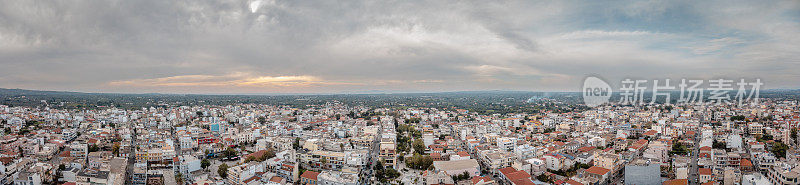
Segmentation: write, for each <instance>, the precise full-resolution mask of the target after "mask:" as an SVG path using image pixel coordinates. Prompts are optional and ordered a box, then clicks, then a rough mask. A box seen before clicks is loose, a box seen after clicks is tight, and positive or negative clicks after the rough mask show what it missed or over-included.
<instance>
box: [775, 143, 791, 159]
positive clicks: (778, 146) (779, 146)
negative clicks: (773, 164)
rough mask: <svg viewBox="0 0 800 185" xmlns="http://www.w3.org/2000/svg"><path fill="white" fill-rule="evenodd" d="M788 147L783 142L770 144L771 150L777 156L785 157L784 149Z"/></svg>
mask: <svg viewBox="0 0 800 185" xmlns="http://www.w3.org/2000/svg"><path fill="white" fill-rule="evenodd" d="M788 149H789V146H788V145H786V144H783V143H782V142H775V143H774V144H772V150H771V152H772V153H774V154H775V156H776V157H778V158H785V157H786V150H788Z"/></svg>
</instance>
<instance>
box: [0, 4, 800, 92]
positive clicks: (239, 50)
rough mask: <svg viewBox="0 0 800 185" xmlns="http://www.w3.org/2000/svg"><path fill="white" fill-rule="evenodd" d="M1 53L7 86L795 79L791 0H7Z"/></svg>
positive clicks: (498, 86) (798, 54) (439, 86)
mask: <svg viewBox="0 0 800 185" xmlns="http://www.w3.org/2000/svg"><path fill="white" fill-rule="evenodd" d="M609 3H611V4H609ZM0 65H2V66H0V87H2V88H24V89H41V90H70V91H85V92H131V93H143V92H159V93H234V94H236V93H348V92H365V91H385V92H431V91H461V90H532V91H577V90H578V87H579V85H580V84H581V81H582V80H583V78H584V77H586V76H587V75H590V74H596V75H600V76H602V77H604V78H606V79H609V80H612V81H618V80H620V79H622V78H626V77H635V78H645V79H662V78H701V79H711V78H719V77H728V78H737V79H738V78H761V79H762V81H764V83H765V86H766V88H798V87H800V83H798V82H800V1H796V0H786V1H769V0H767V1H719V2H718V1H688V0H687V1H670V2H664V1H614V2H607V1H591V0H590V1H447V0H438V1H303V0H300V1H296V0H292V1H279V0H251V1H210V0H209V1H205V0H189V1H164V0H154V1H150V0H136V1H130V0H120V1H38V0H25V1H15V0H0ZM612 83H613V82H612Z"/></svg>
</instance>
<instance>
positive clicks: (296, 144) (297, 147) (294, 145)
mask: <svg viewBox="0 0 800 185" xmlns="http://www.w3.org/2000/svg"><path fill="white" fill-rule="evenodd" d="M292 148H294V149H295V150H300V138H299V137H297V138H294V143H292Z"/></svg>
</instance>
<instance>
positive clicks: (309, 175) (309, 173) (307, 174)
mask: <svg viewBox="0 0 800 185" xmlns="http://www.w3.org/2000/svg"><path fill="white" fill-rule="evenodd" d="M318 175H319V172H315V171H306V172H305V173H303V175H300V177H301V178H306V179H313V180H317V176H318Z"/></svg>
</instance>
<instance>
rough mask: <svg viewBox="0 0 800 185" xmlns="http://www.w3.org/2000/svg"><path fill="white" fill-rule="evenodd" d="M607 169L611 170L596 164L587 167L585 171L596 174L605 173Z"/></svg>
mask: <svg viewBox="0 0 800 185" xmlns="http://www.w3.org/2000/svg"><path fill="white" fill-rule="evenodd" d="M609 171H611V170H609V169H605V168H603V167H598V166H592V167H590V168H589V169H586V172H588V173H593V174H597V175H605V174H606V173H608V172H609Z"/></svg>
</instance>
